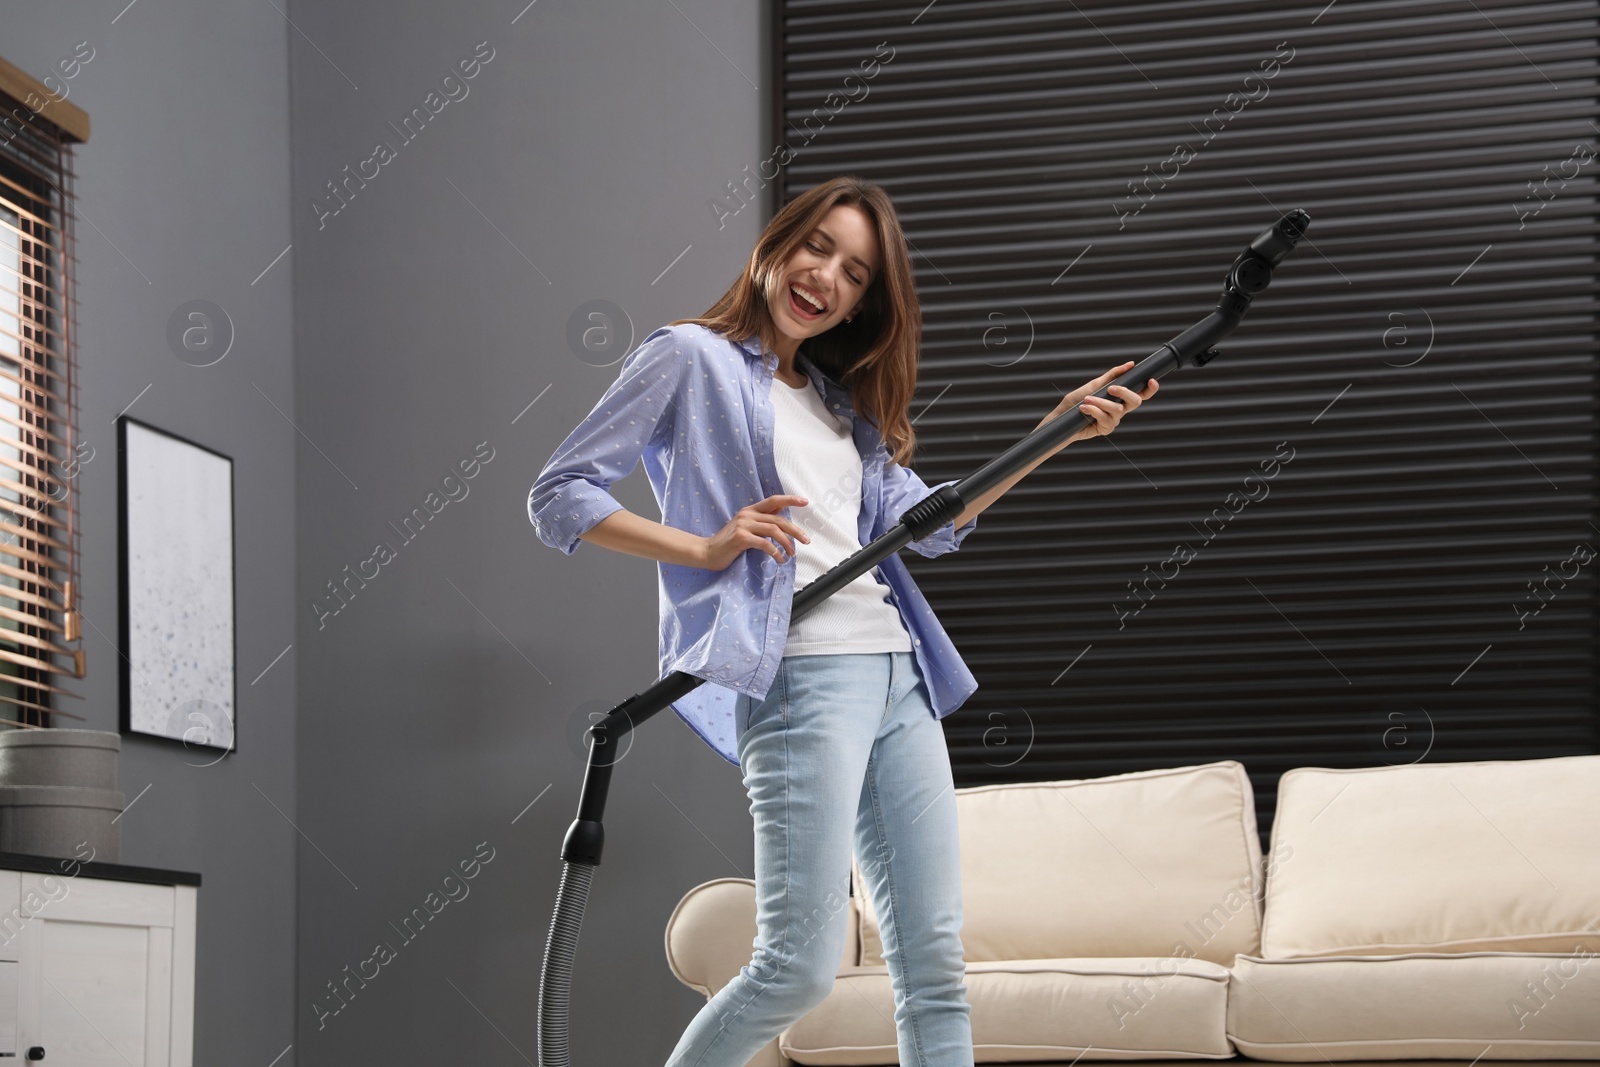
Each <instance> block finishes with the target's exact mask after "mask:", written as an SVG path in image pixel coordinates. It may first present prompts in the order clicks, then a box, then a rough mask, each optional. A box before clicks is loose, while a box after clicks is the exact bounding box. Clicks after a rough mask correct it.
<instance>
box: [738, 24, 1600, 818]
mask: <svg viewBox="0 0 1600 1067" xmlns="http://www.w3.org/2000/svg"><path fill="white" fill-rule="evenodd" d="M1597 19H1600V5H1597V4H1596V3H1595V2H1593V0H1561V2H1551V3H1518V4H1507V3H1489V2H1483V0H1480V2H1479V3H1477V4H1460V3H1456V2H1449V3H1445V2H1432V0H1372V2H1362V3H1354V2H1350V0H1342V2H1341V0H1335V2H1333V3H1327V2H1325V0H1323V2H1316V3H1312V4H1308V5H1303V6H1302V5H1291V6H1284V5H1281V4H1276V3H1268V2H1261V3H1216V2H1210V0H1205V2H1196V0H1185V2H1172V3H1141V4H1111V3H1089V2H1079V3H1065V4H1064V3H1059V2H1049V3H1040V2H1013V0H983V2H981V3H979V2H976V0H938V2H937V3H934V4H928V3H926V2H922V3H909V4H873V5H858V4H848V3H838V2H822V0H784V2H782V3H781V4H780V5H779V8H778V9H777V14H776V16H775V19H774V23H773V40H772V61H773V70H774V73H775V77H776V83H777V84H776V90H775V92H774V93H773V97H774V101H773V112H772V121H771V131H770V132H771V134H772V136H771V141H772V143H773V146H774V147H773V155H774V157H775V158H777V159H780V160H781V159H785V158H787V159H788V162H787V164H786V166H784V167H783V168H782V169H781V171H779V172H777V173H776V174H775V175H774V176H773V177H772V179H771V188H770V189H769V190H768V195H769V196H770V197H771V198H772V200H771V203H773V204H777V203H783V202H786V201H787V200H788V199H789V198H791V197H793V196H794V195H796V194H798V193H799V192H800V191H802V190H804V189H806V188H809V187H811V186H813V185H815V184H818V183H819V182H821V181H823V180H825V179H826V178H828V177H831V176H833V175H836V174H841V173H854V174H858V175H861V176H863V177H867V178H871V179H873V180H875V181H878V182H880V183H881V184H883V185H884V186H885V187H886V188H887V189H888V190H889V192H890V194H891V195H892V196H893V198H894V200H895V203H896V206H897V208H898V210H899V212H900V215H901V219H902V222H903V224H904V226H905V228H906V232H907V235H908V238H909V240H910V242H911V248H912V256H913V263H914V266H915V268H916V273H917V283H918V289H919V293H920V296H921V299H922V304H923V315H924V345H923V350H922V357H921V369H920V377H919V388H918V393H917V400H916V402H915V403H914V404H913V408H912V415H913V417H914V418H915V419H916V426H917V429H918V431H919V444H918V450H917V455H916V456H915V457H914V458H913V461H912V465H913V466H914V467H915V469H916V470H917V471H918V473H919V474H920V475H922V477H923V478H924V480H926V481H928V482H929V483H930V484H932V483H934V482H937V481H942V480H945V479H948V478H959V477H961V476H963V475H965V474H967V473H970V472H971V471H973V470H975V469H976V468H977V467H978V466H979V465H981V464H982V463H983V462H985V461H986V460H988V459H989V458H990V457H992V456H993V455H994V454H996V453H997V452H998V451H999V450H1001V449H1002V448H1004V447H1005V446H1007V445H1009V444H1011V443H1012V442H1013V441H1015V440H1017V439H1018V438H1019V437H1021V436H1022V435H1024V434H1025V433H1027V432H1028V431H1029V430H1031V429H1032V427H1033V426H1034V424H1035V423H1036V422H1037V421H1038V419H1039V418H1041V417H1042V416H1043V415H1044V414H1045V413H1046V412H1048V411H1049V410H1050V409H1051V407H1053V405H1054V404H1055V403H1056V401H1057V400H1058V399H1059V398H1060V397H1061V396H1062V395H1063V394H1064V393H1066V392H1068V391H1070V390H1072V389H1075V388H1076V387H1078V386H1079V385H1082V384H1083V383H1084V382H1086V381H1087V380H1089V379H1090V378H1092V377H1095V376H1097V375H1099V374H1101V373H1102V372H1104V371H1106V370H1107V369H1109V368H1110V367H1112V366H1113V365H1115V364H1119V363H1122V362H1123V361H1125V360H1128V359H1134V360H1138V359H1141V358H1143V357H1144V356H1145V355H1147V354H1149V353H1150V352H1151V351H1153V350H1154V349H1156V348H1157V347H1158V346H1159V345H1160V344H1161V343H1163V342H1164V341H1166V340H1167V339H1169V338H1170V337H1172V336H1173V335H1175V334H1176V333H1178V332H1179V331H1181V330H1182V329H1184V328H1185V327H1187V326H1188V325H1190V324H1191V323H1193V322H1194V321H1196V320H1197V319H1199V318H1200V317H1201V316H1202V315H1204V314H1205V313H1206V312H1207V311H1208V310H1209V309H1210V308H1211V307H1213V306H1214V305H1215V302H1216V298H1217V294H1218V292H1219V291H1220V286H1221V281H1222V275H1223V272H1224V270H1225V269H1226V267H1227V265H1228V264H1229V263H1230V262H1232V259H1233V257H1234V256H1235V255H1236V254H1237V253H1238V252H1239V251H1240V250H1241V249H1242V248H1243V246H1244V244H1245V243H1246V242H1247V241H1249V240H1250V239H1251V238H1253V237H1254V236H1255V235H1256V234H1257V233H1259V232H1260V231H1261V230H1262V229H1263V228H1265V227H1266V226H1267V225H1268V224H1270V223H1272V222H1273V221H1276V219H1277V218H1278V217H1280V215H1281V214H1282V213H1283V212H1284V211H1286V210H1288V209H1290V208H1294V207H1299V208H1304V209H1305V210H1306V211H1308V212H1309V214H1310V216H1311V220H1312V221H1311V226H1310V229H1309V231H1308V234H1307V237H1308V240H1307V241H1305V242H1302V244H1301V245H1300V247H1299V248H1298V249H1297V250H1296V251H1295V252H1294V254H1293V255H1292V256H1291V257H1290V258H1289V259H1288V260H1286V261H1285V263H1284V264H1283V266H1282V267H1281V268H1280V269H1279V270H1278V271H1277V277H1276V280H1275V281H1274V283H1273V285H1272V287H1271V288H1270V289H1269V290H1267V292H1266V293H1265V294H1263V295H1262V296H1261V297H1259V298H1258V299H1257V301H1256V306H1255V307H1254V309H1253V310H1252V311H1251V312H1250V313H1249V314H1248V315H1247V317H1246V318H1245V320H1244V322H1243V324H1242V325H1241V326H1240V328H1239V329H1238V330H1237V331H1236V332H1235V333H1234V334H1233V336H1232V337H1231V338H1230V339H1228V340H1227V341H1226V342H1225V343H1224V344H1222V345H1221V346H1220V348H1221V352H1222V355H1221V356H1220V357H1219V358H1218V359H1216V360H1215V361H1213V362H1212V363H1210V364H1209V365H1208V366H1206V367H1204V368H1201V369H1188V370H1182V371H1178V372H1174V373H1173V374H1170V375H1169V376H1168V377H1167V378H1165V379H1163V381H1162V388H1161V392H1160V393H1159V394H1158V395H1157V397H1156V398H1155V399H1154V400H1152V401H1150V402H1149V403H1148V404H1147V405H1146V406H1145V407H1144V408H1143V409H1142V410H1140V411H1138V412H1136V413H1134V414H1132V415H1130V416H1129V417H1128V418H1127V419H1126V420H1125V421H1124V422H1123V424H1122V426H1121V427H1120V428H1119V429H1118V430H1117V431H1116V432H1115V433H1114V434H1113V435H1112V436H1110V437H1108V438H1104V439H1100V440H1093V441H1088V442H1083V443H1079V444H1075V445H1072V446H1069V447H1068V448H1067V449H1065V450H1064V451H1062V452H1061V453H1059V454H1058V455H1056V456H1055V457H1053V458H1052V459H1050V460H1049V461H1048V462H1046V463H1045V464H1044V465H1042V466H1041V467H1039V468H1038V469H1036V470H1035V471H1034V472H1033V473H1032V474H1030V475H1029V476H1028V477H1027V478H1025V479H1024V480H1023V481H1022V482H1021V483H1019V484H1018V485H1017V486H1016V487H1014V488H1013V489H1011V490H1010V491H1009V492H1008V493H1007V494H1006V495H1005V496H1003V497H1002V498H1001V500H1000V501H999V502H998V503H996V504H994V505H993V506H991V507H990V508H989V509H988V510H986V511H985V512H984V514H983V515H982V516H981V517H980V518H979V520H978V530H977V532H975V533H974V534H973V535H972V537H971V538H969V539H968V540H967V542H966V543H965V545H964V546H963V548H962V549H961V551H960V552H958V553H952V554H948V555H945V556H942V557H938V558H936V559H924V558H922V557H914V556H911V555H910V554H905V555H906V557H907V564H908V566H909V567H910V568H911V571H912V573H913V574H914V576H915V578H916V580H917V582H918V584H919V586H921V588H922V589H923V591H924V592H925V593H926V594H927V596H928V599H929V601H930V603H931V604H932V605H933V606H934V608H935V610H936V611H937V612H938V614H939V617H940V619H941V621H942V622H943V623H944V625H945V627H946V628H947V629H948V630H949V631H950V634H951V636H952V638H953V639H954V640H955V642H956V644H957V646H958V647H959V648H960V649H961V652H962V654H963V656H964V658H965V659H966V661H967V663H968V664H969V666H971V667H972V669H973V672H974V674H975V675H976V676H977V678H978V682H979V689H978V691H977V693H976V694H975V695H974V696H973V697H972V698H971V699H970V700H969V701H968V703H967V704H966V705H965V706H964V707H963V708H962V709H961V710H959V711H957V712H956V713H955V714H954V715H952V716H951V717H949V718H947V719H945V720H944V725H945V731H946V738H947V740H948V742H949V746H950V750H951V758H952V761H953V764H954V767H955V772H956V780H957V784H958V785H962V786H965V785H977V784H985V783H990V782H997V781H1016V780H1035V781H1039V780H1055V779H1064V778H1082V777H1096V776H1102V775H1110V774H1117V773H1122V772H1127V771H1134V770H1140V769H1146V768H1156V767H1169V766H1183V765H1191V764H1196V763H1203V762H1209V761H1212V760H1220V759H1236V760H1239V761H1240V762H1242V763H1243V764H1244V765H1245V767H1246V768H1247V770H1248V772H1249V774H1250V777H1251V780H1252V783H1253V786H1254V788H1255V793H1256V798H1257V816H1258V825H1259V828H1260V832H1261V835H1262V838H1263V841H1264V842H1265V840H1266V839H1267V836H1268V834H1269V831H1270V826H1271V815H1272V810H1273V807H1274V804H1275V802H1276V783H1277V779H1278V776H1279V775H1281V774H1282V773H1283V772H1284V771H1286V770H1288V769H1290V768H1292V767H1296V766H1305V765H1318V766H1334V767H1354V766H1376V765H1382V764H1391V765H1392V764H1401V763H1410V762H1419V761H1424V760H1426V761H1449V762H1457V761H1467V760H1480V759H1504V758H1535V757H1543V756H1556V755H1566V754H1573V753H1584V752H1594V751H1597V748H1600V724H1597V710H1596V709H1597V707H1600V699H1597V698H1600V693H1597V689H1596V672H1595V653H1596V650H1597V637H1600V633H1597V610H1596V582H1595V578H1594V573H1595V570H1596V569H1597V567H1600V564H1596V563H1593V562H1591V560H1592V557H1593V555H1594V554H1595V550H1596V547H1597V546H1600V517H1597V512H1596V499H1595V469H1596V388H1595V382H1596V349H1595V312H1596V267H1595V254H1596V245H1595V240H1596V229H1597V227H1596V192H1597V190H1596V184H1595V174H1596V172H1597V170H1600V162H1597V161H1596V160H1595V154H1596V149H1595V146H1596V140H1597V137H1600V124H1597V120H1600V111H1597V106H1596V99H1597V90H1596V84H1597V75H1600V70H1597V63H1596V54H1597V48H1596V43H1597V42H1596V35H1597V33H1596V29H1597ZM868 62H875V66H863V64H864V63H868ZM785 146H786V147H787V152H782V151H780V148H781V147H785ZM758 174H759V175H760V176H763V177H764V176H767V175H772V174H773V172H772V170H770V169H766V170H760V171H758Z"/></svg>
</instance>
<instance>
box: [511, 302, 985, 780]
mask: <svg viewBox="0 0 1600 1067" xmlns="http://www.w3.org/2000/svg"><path fill="white" fill-rule="evenodd" d="M796 367H797V368H799V369H801V370H803V371H804V372H805V374H806V376H807V377H809V378H810V379H811V383H812V385H813V386H814V387H815V388H816V389H817V391H818V393H819V394H821V396H822V400H823V403H824V404H826V405H827V406H828V408H829V410H831V411H833V412H834V413H835V414H837V415H839V417H841V418H844V419H848V420H850V422H851V424H852V435H853V437H854V439H855V443H856V450H857V451H858V452H859V453H860V455H861V457H862V477H861V511H860V514H859V516H858V519H857V535H858V539H859V541H860V543H861V544H863V545H865V544H869V543H870V542H871V541H873V540H874V539H876V538H878V537H880V536H881V535H882V534H883V533H884V532H886V531H887V530H888V529H890V528H891V527H893V526H894V525H895V524H897V523H898V522H899V521H900V516H901V515H903V514H904V513H905V512H906V510H907V509H908V508H910V507H911V506H912V505H913V504H915V503H917V502H918V501H919V500H921V499H923V497H925V496H927V495H928V494H929V493H931V492H933V491H934V490H936V489H938V488H939V487H940V486H943V485H953V484H955V480H954V479H952V480H951V481H949V482H940V483H938V484H937V485H934V486H931V487H930V486H928V485H927V484H925V483H924V482H923V481H922V479H921V478H919V477H917V474H916V472H915V471H913V470H911V469H910V468H909V467H902V466H900V465H899V464H897V463H890V462H888V458H889V450H888V448H887V447H886V446H885V444H884V442H883V439H882V438H881V437H880V436H879V434H878V431H877V430H876V428H874V427H873V425H872V423H871V422H870V421H868V420H867V419H865V418H857V417H856V416H855V409H854V407H853V406H852V405H851V402H850V392H849V390H848V389H846V388H844V387H842V386H840V385H837V384H835V383H834V382H833V381H832V380H830V379H828V378H826V377H825V376H824V375H823V374H822V372H821V371H820V370H819V369H818V368H817V367H816V366H815V365H814V364H812V362H811V361H810V360H809V359H806V358H805V357H804V356H798V357H797V359H796ZM777 369H778V355H777V353H775V352H773V351H772V350H771V349H769V348H767V347H766V346H765V345H763V344H762V343H761V341H760V339H759V338H755V337H752V338H749V339H748V340H745V341H732V340H729V339H728V338H726V337H723V336H722V335H721V334H719V333H716V332H715V331H713V330H709V329H707V328H705V327H703V326H697V325H694V324H692V323H686V324H682V325H678V326H663V327H661V328H660V329H658V330H656V331H654V332H653V333H651V334H650V335H649V336H648V337H646V338H645V339H644V340H643V341H642V342H641V343H640V344H639V347H637V348H636V349H634V350H633V351H632V352H630V353H629V354H628V356H627V357H626V358H625V359H624V360H623V361H622V369H621V372H620V373H619V374H618V376H617V380H616V381H614V382H613V383H612V384H611V385H610V386H608V387H607V388H606V391H605V393H604V394H603V395H602V396H601V397H600V399H599V401H598V402H596V404H595V406H594V409H593V410H592V411H591V412H590V413H589V414H588V415H587V416H586V417H585V418H584V419H583V421H582V422H580V423H579V424H578V425H577V427H576V428H575V429H574V430H573V431H572V432H571V433H570V434H568V435H567V439H566V440H565V441H563V442H561V445H560V447H558V448H557V449H556V451H555V454H554V455H553V456H551V457H550V460H549V462H548V463H546V464H545V467H544V469H543V470H542V471H540V473H539V477H538V478H537V479H536V480H535V481H534V483H533V489H532V491H531V492H530V493H529V494H528V517H529V519H531V520H532V522H533V526H534V530H535V531H536V532H537V533H538V536H539V540H541V541H543V542H544V543H545V544H547V545H549V546H551V547H552V548H559V549H560V550H561V551H563V552H565V553H567V554H569V555H570V554H571V553H573V552H575V551H576V550H577V548H578V546H579V545H580V544H582V543H583V542H582V541H581V540H579V537H578V535H579V534H581V533H583V532H584V531H586V530H588V529H589V528H590V527H592V526H594V525H595V524H596V523H598V522H600V520H602V519H604V518H605V517H606V516H607V515H610V514H611V513H612V512H614V511H619V510H621V509H622V505H621V504H620V503H619V502H618V501H617V500H616V499H615V498H614V497H612V496H611V494H610V492H609V489H610V487H611V484H612V483H613V482H615V481H617V480H618V479H619V478H623V477H626V476H627V475H629V474H631V473H632V472H633V470H634V468H635V467H636V466H638V463H639V461H640V459H641V458H642V459H643V461H644V468H645V473H646V475H647V476H648V477H649V479H650V487H651V489H652V490H653V491H654V492H655V497H656V503H657V505H658V506H659V507H660V508H661V521H662V522H663V523H664V524H666V525H668V526H672V527H674V528H676V529H680V530H687V531H689V532H690V533H694V534H699V535H700V536H702V537H710V536H711V535H713V534H715V533H716V532H717V531H718V530H720V529H722V527H723V526H725V525H726V524H727V522H728V520H729V519H731V518H732V517H733V514H734V512H736V511H738V510H739V509H740V508H743V507H747V506H749V505H750V504H754V503H756V502H758V501H760V500H763V499H765V498H767V497H769V496H773V495H775V494H780V493H785V492H787V490H785V489H784V487H783V485H782V484H781V483H780V482H779V480H778V471H777V466H776V464H775V462H774V460H773V423H774V417H773V411H772V400H771V396H770V389H771V386H772V379H773V375H774V373H775V372H776V371H777ZM783 514H784V515H786V516H789V515H790V511H789V509H788V508H785V509H783ZM977 521H978V520H977V519H976V518H973V519H972V520H971V521H969V522H967V523H966V524H965V525H964V526H961V527H959V528H957V527H956V526H955V523H954V521H953V520H952V521H951V522H948V523H945V525H944V526H942V527H940V528H939V529H937V530H935V531H934V532H933V533H931V534H929V535H928V536H927V537H925V538H923V539H922V540H921V541H912V542H911V543H910V547H911V548H912V549H913V550H914V551H916V552H917V553H919V554H920V555H923V556H938V555H942V554H943V553H945V552H953V551H955V550H956V549H957V548H959V547H960V546H961V542H962V541H963V540H965V539H966V537H967V535H968V534H970V533H971V532H972V531H973V529H975V528H976V526H977ZM880 571H881V572H882V573H881V574H880V573H879V572H880ZM869 573H872V574H873V575H874V577H876V578H877V580H878V581H879V582H881V583H884V584H886V585H887V586H888V596H889V600H890V602H891V603H893V604H894V605H895V607H896V608H897V609H898V610H899V612H900V617H901V619H902V620H904V622H905V625H906V630H907V631H908V632H909V633H910V635H911V647H912V654H913V655H914V656H915V657H916V661H917V666H918V667H919V668H920V669H921V672H922V677H923V678H924V679H925V680H926V681H927V683H928V691H929V694H930V696H931V697H932V704H933V712H934V716H935V717H936V718H941V719H942V718H944V717H945V716H946V715H948V714H950V713H951V712H953V711H955V710H956V709H957V708H958V707H960V706H961V705H962V703H963V702H964V701H965V700H966V699H967V697H969V696H971V695H972V694H973V692H974V691H975V690H976V689H977V688H978V683H977V680H976V679H975V678H973V676H972V672H971V671H970V670H968V669H967V665H966V664H965V663H964V662H963V661H962V659H961V656H960V654H959V653H958V652H957V651H956V648H955V645H954V644H953V643H952V642H951V640H950V638H949V636H948V635H947V634H946V633H945V631H944V627H943V626H941V625H940V624H939V620H938V619H937V618H936V617H935V616H934V613H933V609H932V608H931V607H929V606H928V602H927V601H926V600H925V599H924V598H923V596H922V593H921V591H920V590H918V589H917V585H916V583H915V582H914V581H912V579H911V574H910V573H909V572H908V571H907V570H906V566H905V563H904V561H903V560H901V559H900V556H899V555H898V554H893V555H890V556H888V557H887V558H885V559H884V560H883V561H882V562H881V563H880V564H878V566H877V567H876V568H874V569H873V570H872V571H871V572H869ZM657 575H658V591H659V594H660V596H659V603H660V623H661V639H660V647H659V661H660V664H659V665H660V672H661V676H662V677H664V676H666V675H667V674H670V673H672V672H673V671H683V672H685V673H687V674H692V675H694V676H695V677H697V678H703V679H705V680H706V681H705V684H703V685H700V686H697V687H696V688H695V689H693V690H692V691H691V692H689V693H688V694H687V695H686V696H684V697H682V698H681V699H679V700H677V701H675V702H674V703H673V705H672V709H673V711H675V712H677V714H678V717H679V718H681V719H682V720H683V721H684V722H686V723H688V724H689V726H690V728H691V729H693V730H694V731H695V733H697V734H699V735H700V737H701V738H703V739H704V740H705V742H706V743H707V744H709V745H710V746H711V747H712V748H713V749H715V750H716V751H717V753H718V754H719V755H721V756H722V758H723V759H725V760H727V761H728V762H729V763H732V764H734V765H735V766H738V763H739V758H738V755H737V754H736V749H735V737H734V723H733V708H734V701H735V700H736V698H737V695H738V694H739V693H743V694H745V695H747V696H750V697H752V698H754V699H756V700H757V701H759V700H762V699H763V698H765V697H766V695H767V691H768V689H769V688H770V687H771V685H772V680H773V678H774V677H776V675H777V671H778V661H779V660H780V659H781V658H782V657H783V646H784V643H785V641H786V640H787V637H788V632H789V610H790V605H791V603H792V601H793V599H794V593H795V588H794V565H793V564H792V563H779V562H778V561H777V560H776V559H774V558H773V557H772V555H771V554H770V553H767V552H765V551H762V550H760V549H754V548H752V549H749V550H747V551H745V552H742V553H740V554H739V556H738V558H737V559H735V560H734V561H733V563H731V564H730V565H729V566H728V567H727V569H725V570H720V571H717V570H710V569H708V568H703V567H685V566H680V565H677V564H671V563H659V562H658V563H657ZM885 579H887V581H885ZM618 699H619V700H620V699H622V697H621V696H619V697H618Z"/></svg>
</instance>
